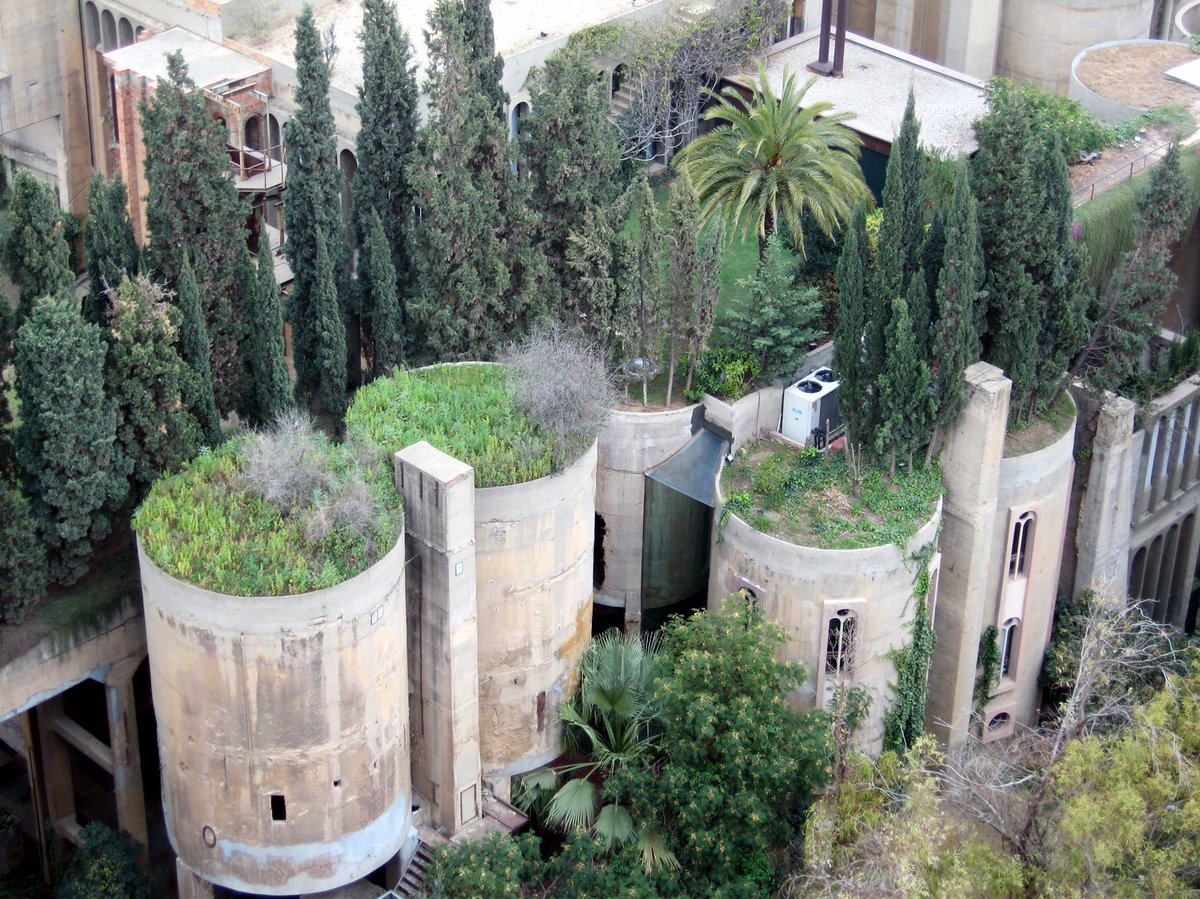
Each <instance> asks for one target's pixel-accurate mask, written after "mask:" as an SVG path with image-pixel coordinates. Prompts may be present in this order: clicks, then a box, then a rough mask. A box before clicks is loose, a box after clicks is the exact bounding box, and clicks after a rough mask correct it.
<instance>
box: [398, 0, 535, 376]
mask: <svg viewBox="0 0 1200 899" xmlns="http://www.w3.org/2000/svg"><path fill="white" fill-rule="evenodd" d="M475 5H476V4H467V5H465V6H464V5H463V4H461V3H460V2H457V0H439V2H438V3H437V4H435V5H434V7H433V9H432V10H431V11H430V13H429V26H430V28H429V31H428V32H427V34H426V39H427V42H428V45H429V66H428V68H427V73H428V82H427V84H426V86H425V95H426V97H427V98H428V101H429V116H428V118H427V120H426V123H425V125H424V126H423V127H422V128H421V131H420V136H419V144H420V153H419V158H418V160H417V161H416V162H415V163H414V164H413V165H412V166H411V167H410V169H409V181H410V183H411V184H412V185H413V189H414V192H415V196H416V199H417V205H418V206H419V207H420V209H421V211H422V216H421V222H420V225H419V226H418V227H417V228H416V229H415V237H414V241H415V242H414V250H413V253H414V259H415V260H416V272H417V284H418V286H417V289H418V295H417V297H416V298H415V299H414V304H415V306H414V308H415V315H416V318H417V321H418V324H419V325H420V327H421V328H423V329H424V335H423V336H424V340H425V342H426V344H427V346H426V347H425V349H426V350H427V352H428V354H429V355H430V356H432V357H433V358H436V359H449V358H477V359H478V358H487V357H489V356H491V355H493V354H494V353H495V352H496V350H497V349H498V348H499V347H500V346H501V345H503V343H504V342H505V341H506V340H507V339H509V338H511V337H513V336H515V335H516V334H518V333H519V332H521V331H523V330H525V329H526V328H527V326H528V324H529V322H530V321H531V320H534V319H536V318H538V317H539V314H540V312H541V311H542V309H541V307H540V305H539V303H540V298H539V296H538V290H537V288H538V282H539V280H540V278H541V270H542V268H543V267H544V260H542V258H541V254H540V253H539V252H537V250H536V248H535V247H534V246H533V244H532V239H533V233H534V232H533V228H534V219H533V217H532V216H531V214H530V212H529V209H528V206H527V195H528V187H527V185H526V184H524V183H522V181H521V180H520V179H519V178H518V176H517V174H516V173H515V172H514V171H513V170H512V163H513V161H514V158H513V156H512V148H511V147H510V146H509V141H508V137H507V132H506V129H505V127H504V123H503V122H502V121H501V120H500V119H499V118H497V117H495V116H493V115H491V107H490V105H489V104H490V103H491V102H492V100H490V99H489V98H488V97H486V96H485V95H484V94H482V93H481V92H480V90H479V87H478V85H479V81H478V71H477V68H476V66H475V65H474V63H473V59H474V57H472V55H471V48H470V47H469V46H468V42H467V36H466V35H465V32H464V28H465V25H464V22H463V17H464V16H465V15H467V14H468V13H469V11H470V10H469V9H468V8H469V7H474V6H475Z"/></svg>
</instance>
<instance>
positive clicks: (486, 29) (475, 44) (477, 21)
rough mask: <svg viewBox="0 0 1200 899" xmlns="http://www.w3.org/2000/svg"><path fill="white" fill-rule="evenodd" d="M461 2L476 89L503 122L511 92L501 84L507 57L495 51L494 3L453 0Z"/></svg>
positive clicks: (464, 33) (467, 48) (464, 32)
mask: <svg viewBox="0 0 1200 899" xmlns="http://www.w3.org/2000/svg"><path fill="white" fill-rule="evenodd" d="M454 2H456V3H458V4H459V15H460V16H461V17H462V23H463V40H464V42H465V45H466V51H467V59H468V61H469V62H470V65H471V71H472V75H473V78H474V81H475V89H476V90H477V91H478V92H479V93H480V94H482V95H483V97H484V99H485V104H484V108H485V109H487V110H488V111H489V112H491V113H492V115H494V116H495V117H496V120H497V121H499V122H501V123H503V121H504V107H505V106H507V105H508V94H507V93H505V91H504V88H502V87H501V86H500V80H501V79H502V78H503V77H504V57H503V56H501V55H500V54H499V53H497V52H496V30H495V23H494V22H493V21H492V5H491V4H490V3H477V2H471V0H454Z"/></svg>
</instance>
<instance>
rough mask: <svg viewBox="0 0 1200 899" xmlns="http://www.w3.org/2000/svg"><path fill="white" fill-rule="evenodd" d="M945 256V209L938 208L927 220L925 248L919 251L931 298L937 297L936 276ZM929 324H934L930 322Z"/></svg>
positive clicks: (940, 269)
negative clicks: (927, 228)
mask: <svg viewBox="0 0 1200 899" xmlns="http://www.w3.org/2000/svg"><path fill="white" fill-rule="evenodd" d="M945 256H946V208H945V207H943V206H939V207H937V208H936V209H935V210H934V211H933V215H932V216H931V217H930V219H929V230H928V231H926V232H925V246H924V247H922V249H921V268H922V269H924V271H925V289H926V290H927V291H928V292H929V296H931V297H933V296H936V295H937V285H938V276H939V275H940V274H941V272H942V260H943V259H944V258H945ZM935 313H936V310H935ZM931 324H936V323H935V322H931Z"/></svg>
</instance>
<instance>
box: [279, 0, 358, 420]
mask: <svg viewBox="0 0 1200 899" xmlns="http://www.w3.org/2000/svg"><path fill="white" fill-rule="evenodd" d="M295 55H296V90H295V102H296V114H295V115H294V116H293V117H292V118H291V119H290V120H289V121H288V122H287V123H286V124H285V125H284V128H283V131H284V139H285V141H286V142H287V147H288V187H287V194H288V196H287V227H288V239H287V241H286V242H285V243H284V245H283V249H284V253H285V254H286V255H287V260H288V264H289V265H290V266H291V268H292V276H293V280H292V293H291V298H290V301H289V303H288V309H287V319H288V321H290V322H291V323H292V360H293V362H294V364H295V367H296V397H297V398H298V399H308V398H311V397H313V396H314V395H315V394H316V393H317V391H318V388H319V387H320V385H321V383H322V381H323V380H324V379H325V375H326V372H325V363H326V360H325V359H324V357H323V356H322V354H323V353H324V352H325V351H326V350H327V349H328V346H327V342H326V341H325V340H324V338H323V337H322V330H323V329H325V328H327V327H328V325H327V323H326V322H325V321H324V319H323V316H324V315H325V314H326V310H325V309H324V308H320V307H319V306H318V298H317V297H316V296H315V291H316V289H317V282H318V279H319V277H320V275H319V273H318V272H317V244H318V243H319V242H320V241H321V240H324V241H325V247H326V254H327V255H328V257H329V264H330V266H331V267H332V271H333V273H334V277H335V278H337V277H339V276H340V274H341V273H342V272H343V271H344V269H345V250H346V244H345V241H344V240H343V239H342V236H343V235H342V223H341V201H340V200H339V197H338V182H339V177H340V176H339V175H338V169H337V137H336V132H335V130H334V124H333V113H332V112H331V111H330V109H329V65H328V63H327V62H326V60H325V51H324V48H323V47H322V45H321V36H320V34H319V33H318V31H317V25H316V22H315V20H314V19H313V12H312V7H311V6H305V7H304V12H303V13H301V14H300V17H299V18H298V19H297V20H296V53H295ZM324 299H325V298H324V297H322V298H321V300H324ZM335 299H336V291H335ZM342 331H343V335H342V341H343V346H344V344H345V327H344V326H343V328H342ZM345 366H346V360H345V359H343V361H342V367H343V368H345ZM342 380H343V382H344V381H345V378H344V377H343V379H342ZM343 391H344V387H343ZM331 411H332V410H331Z"/></svg>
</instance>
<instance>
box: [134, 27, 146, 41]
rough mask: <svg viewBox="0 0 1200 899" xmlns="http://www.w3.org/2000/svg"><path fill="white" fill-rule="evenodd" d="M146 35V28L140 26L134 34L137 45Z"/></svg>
mask: <svg viewBox="0 0 1200 899" xmlns="http://www.w3.org/2000/svg"><path fill="white" fill-rule="evenodd" d="M145 33H146V26H145V25H139V26H138V27H137V28H136V29H134V32H133V42H134V43H135V44H136V43H137V42H138V41H140V40H141V39H142V35H143V34H145Z"/></svg>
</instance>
